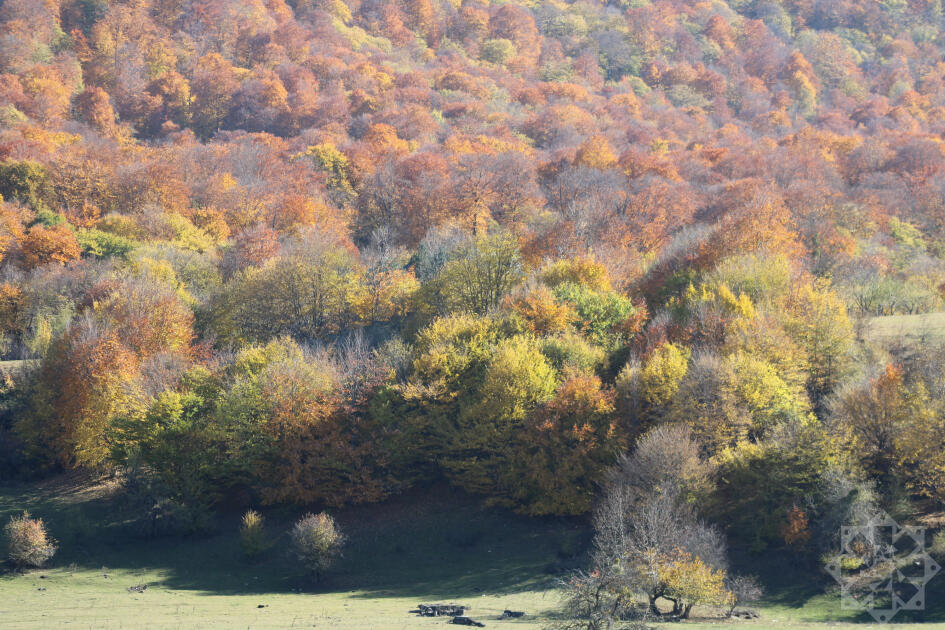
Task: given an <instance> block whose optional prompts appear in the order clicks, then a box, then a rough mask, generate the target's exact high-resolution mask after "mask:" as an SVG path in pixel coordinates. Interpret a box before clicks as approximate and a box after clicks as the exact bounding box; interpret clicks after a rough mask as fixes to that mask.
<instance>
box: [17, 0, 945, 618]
mask: <svg viewBox="0 0 945 630" xmlns="http://www.w3.org/2000/svg"><path fill="white" fill-rule="evenodd" d="M943 50H945V23H943V10H942V6H941V2H939V1H937V0H936V1H921V2H920V1H916V2H894V1H888V2H866V1H844V2H833V1H821V2H808V1H799V0H784V1H782V2H763V1H760V0H727V1H723V0H717V1H712V2H683V1H681V0H609V1H606V2H602V1H598V0H580V1H575V2H570V1H567V2H565V1H560V2H559V1H550V2H532V3H525V2H518V1H517V0H512V1H510V2H496V3H491V2H489V1H488V0H455V1H450V2H446V1H443V0H370V1H367V0H365V1H361V0H253V1H246V0H178V1H174V2H162V1H159V0H110V1H105V0H44V1H42V2H38V1H36V0H6V1H5V2H2V3H0V354H2V357H0V358H2V359H3V360H22V361H23V362H22V363H18V364H16V365H18V366H19V367H18V368H17V369H16V370H15V371H13V372H12V373H11V378H12V381H11V383H9V384H6V385H4V387H3V388H2V389H0V396H2V401H0V402H2V404H0V446H2V447H4V449H5V450H8V451H9V452H10V453H11V454H12V455H11V456H10V457H9V458H5V460H4V461H2V462H0V475H4V476H6V475H10V476H12V475H24V476H26V475H33V474H41V473H44V472H49V471H53V470H61V469H67V468H74V467H80V468H89V469H112V470H115V469H120V470H123V471H125V472H128V473H129V475H130V474H131V473H132V472H134V473H135V474H140V475H143V476H145V477H147V478H148V479H149V480H150V481H151V482H152V483H153V484H154V487H155V488H158V489H159V494H160V495H161V496H162V497H164V498H167V499H169V500H173V501H178V502H181V503H191V504H197V503H199V504H214V503H218V502H222V501H225V500H227V499H230V498H233V497H235V496H243V497H246V496H249V497H252V499H253V500H258V501H260V502H269V503H300V504H301V503H304V504H316V503H318V504H327V505H341V504H345V503H353V502H370V501H378V500H381V499H383V498H384V497H387V496H390V495H391V494H394V493H397V492H401V491H403V490H404V489H406V488H409V487H411V486H413V485H416V484H421V483H431V482H436V481H446V482H448V483H450V484H453V485H454V486H456V487H460V488H463V489H465V490H467V491H470V492H473V493H478V494H481V495H484V496H485V497H487V498H488V499H489V500H490V501H492V502H495V503H500V504H503V505H508V506H512V507H514V508H515V509H517V510H519V511H521V512H524V513H527V514H531V515H544V514H559V515H560V514H566V515H581V514H587V513H589V512H590V511H591V510H592V507H593V505H594V501H595V500H594V497H595V496H596V495H599V492H600V490H601V488H602V487H605V486H607V483H606V482H607V479H606V477H607V475H606V471H607V470H608V469H609V468H610V467H611V466H612V465H613V464H614V463H615V462H616V461H617V460H618V457H619V456H620V455H621V453H625V452H629V451H633V452H634V453H636V457H637V460H638V461H644V460H646V457H647V456H648V451H647V448H649V446H647V444H648V443H647V442H643V443H641V442H640V439H641V436H651V437H650V438H649V439H651V440H653V439H657V438H655V437H652V436H657V437H659V436H662V438H660V439H664V440H665V439H667V438H666V436H667V435H669V436H672V435H678V436H685V440H686V443H685V446H686V448H687V449H688V450H687V457H688V458H689V460H688V461H689V464H691V466H690V468H692V469H693V470H691V471H688V472H686V474H689V472H692V473H693V475H696V472H698V475H696V476H697V477H698V484H696V485H698V488H691V489H683V490H679V492H683V491H685V492H687V493H689V494H687V495H686V496H682V495H680V494H678V493H677V494H673V495H672V496H671V497H669V499H671V500H669V499H667V497H668V496H669V495H665V494H659V493H658V492H656V493H655V494H652V493H651V494H648V495H647V496H646V497H643V496H642V495H634V501H639V502H640V505H646V506H649V507H652V508H653V510H657V511H659V510H662V509H664V508H665V509H667V510H670V512H672V514H675V515H676V516H678V518H679V520H680V522H683V521H684V522H685V523H684V524H685V525H686V527H687V528H688V529H687V531H690V532H692V531H699V532H708V531H711V532H713V533H712V535H713V536H716V535H718V536H721V534H719V532H722V531H724V532H725V533H726V534H728V535H729V537H730V538H731V539H732V542H733V544H740V545H743V546H749V547H750V548H751V549H753V550H755V551H764V550H766V549H771V548H779V549H790V550H791V551H792V552H799V551H802V550H803V549H802V548H805V545H806V551H807V552H812V551H815V550H814V549H811V546H812V545H813V543H812V542H810V541H811V540H813V539H812V538H811V537H810V536H808V535H807V534H809V531H808V530H814V529H816V528H821V527H826V525H825V524H826V523H834V522H835V521H836V518H837V516H836V515H837V514H839V513H840V512H839V511H840V507H839V506H840V505H841V503H842V497H841V496H839V494H838V493H839V492H840V491H839V490H838V488H847V489H848V490H849V488H851V487H863V488H867V487H869V488H872V489H873V490H872V491H871V492H873V494H871V495H870V496H875V497H877V499H876V500H877V501H879V502H882V503H883V505H885V506H886V507H890V508H891V506H897V505H898V506H902V505H906V504H908V502H909V501H915V502H916V503H915V504H916V505H918V506H920V507H919V508H917V509H933V507H934V506H936V505H940V504H941V503H942V502H943V501H945V462H943V457H942V452H941V448H940V445H941V443H942V440H943V439H945V420H943V418H945V409H943V406H942V400H943V395H942V394H943V391H945V388H943V386H945V364H943V363H942V361H941V351H940V350H941V349H940V348H934V347H933V348H932V349H930V346H935V345H936V344H939V345H940V342H936V341H934V340H929V339H926V340H925V342H926V346H925V347H924V348H922V347H918V346H917V344H914V343H912V342H911V341H910V339H909V338H907V337H906V336H904V335H893V336H892V337H891V338H889V337H886V338H877V337H874V336H871V334H870V331H871V330H872V327H871V324H870V318H872V317H875V316H890V315H910V314H922V313H933V312H936V311H941V310H943V308H945V184H943V181H945V180H943V175H945V147H943V143H942V136H943V133H945V65H943V64H942V63H941V61H940V60H941V57H942V53H943ZM660 431H662V432H663V433H658V432H660ZM654 432H657V433H654ZM674 432H675V433H674ZM680 439H681V438H680ZM650 446H652V444H650ZM7 447H8V448H7ZM633 449H636V450H635V451H634V450H633ZM650 454H652V453H650ZM637 460H635V461H637ZM646 461H649V460H646ZM624 463H626V462H624ZM651 464H652V466H653V467H656V462H655V461H651ZM661 464H664V465H665V464H666V462H661ZM680 465H682V464H680ZM696 469H697V470H696ZM625 472H626V471H625ZM651 472H652V471H651ZM677 472H678V471H677ZM628 474H629V473H628ZM634 474H636V475H638V476H640V477H641V478H643V477H646V475H647V474H649V473H646V471H642V472H641V471H640V470H637V471H636V472H635V473H634ZM680 474H683V473H682V472H680ZM864 496H865V495H864ZM660 501H669V503H666V504H665V505H664V504H661V503H660ZM654 513H655V512H654ZM703 518H707V519H712V520H714V521H715V522H716V524H717V525H718V526H719V527H720V529H714V528H710V527H709V526H708V525H703V524H701V521H700V520H699V519H703ZM697 524H698V526H697ZM700 528H702V529H700ZM667 544H668V543H667ZM697 551H698V550H697V549H696V547H695V545H693V546H692V548H690V547H689V546H686V545H682V547H681V548H680V549H674V548H669V547H667V548H666V549H662V548H661V549H660V558H659V562H658V563H657V564H655V565H653V566H652V567H650V569H652V570H651V571H650V578H651V582H652V583H651V585H650V586H651V588H650V589H649V592H650V595H651V597H653V598H654V599H655V598H657V596H658V597H659V598H665V597H671V598H673V600H674V601H676V602H678V606H679V607H680V611H683V610H688V608H687V606H691V605H692V603H693V602H696V601H702V600H713V601H714V600H716V599H718V598H719V597H721V596H722V586H721V584H722V579H723V573H722V572H721V567H720V566H719V565H718V563H714V561H710V559H708V558H706V557H702V556H700V555H699V553H697ZM638 559H639V558H638ZM641 562H642V560H641ZM657 565H658V566H657ZM691 576H696V577H697V578H698V580H697V581H696V582H693V581H691V580H690V579H689V578H690V577H691Z"/></svg>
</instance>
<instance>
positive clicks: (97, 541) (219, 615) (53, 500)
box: [0, 479, 945, 630]
mask: <svg viewBox="0 0 945 630" xmlns="http://www.w3.org/2000/svg"><path fill="white" fill-rule="evenodd" d="M23 509H27V510H29V511H30V512H31V513H32V514H33V515H34V516H40V517H42V518H44V519H45V520H46V521H47V525H48V527H49V529H50V532H51V534H52V535H53V536H54V537H55V538H56V539H57V540H58V541H59V544H60V551H59V552H58V553H57V555H56V557H55V558H54V559H53V561H52V563H51V564H50V566H49V567H48V568H46V569H41V570H34V571H30V572H27V573H25V574H14V573H13V572H11V571H7V572H5V573H3V574H2V575H0V628H2V629H3V630H8V629H14V628H17V629H20V628H22V629H27V628H29V629H32V628H43V629H46V628H49V629H59V628H91V629H107V630H111V629H115V628H121V629H153V630H158V629H165V628H167V629H175V628H180V629H192V628H193V629H196V628H228V629H229V628H233V629H236V628H246V629H263V628H272V629H275V628H340V629H355V628H358V629H372V628H376V629H382V628H383V629H387V628H390V629H398V628H404V629H412V628H435V627H440V626H442V625H443V624H446V623H447V620H446V619H443V618H436V619H430V618H420V617H418V616H417V615H414V614H410V611H411V610H412V609H414V608H415V607H416V605H417V604H418V603H420V602H434V601H437V602H456V603H462V604H466V605H468V606H470V607H471V609H470V611H469V614H470V616H472V617H473V618H475V619H477V620H479V621H482V622H484V623H486V625H487V627H509V628H514V629H521V630H524V629H538V628H542V627H545V626H546V625H547V624H548V623H550V622H551V621H553V619H554V617H555V614H556V610H557V608H558V605H559V602H560V591H558V590H557V589H556V586H557V581H558V579H559V578H560V577H561V576H563V575H566V574H567V572H568V571H570V570H571V569H573V568H574V567H577V566H579V565H580V563H581V558H582V555H583V553H584V551H585V550H586V547H587V543H588V538H589V532H588V530H587V528H586V525H585V524H583V523H582V522H580V521H573V520H567V519H547V520H536V519H526V518H523V517H519V516H516V515H514V514H511V513H509V512H507V511H504V510H500V509H491V508H484V507H483V506H482V505H481V503H480V502H479V501H478V500H476V499H471V498H469V497H464V496H458V495H456V494H454V493H451V492H449V491H448V490H446V489H444V488H435V489H431V490H429V491H427V492H423V491H418V492H416V493H413V494H411V495H409V496H405V497H401V498H398V499H396V500H393V501H390V502H388V503H386V504H384V505H380V506H371V507H366V508H349V509H346V510H341V511H338V512H336V516H337V518H338V521H339V523H340V524H341V526H342V528H343V529H344V531H345V532H346V534H347V537H348V545H347V546H346V550H345V555H344V557H343V558H342V560H341V561H339V563H338V565H337V566H336V568H335V569H334V570H333V571H332V572H331V575H330V576H329V578H328V579H326V580H325V581H324V582H323V583H322V584H320V585H316V586H313V585H312V584H311V583H310V582H309V581H308V580H307V578H306V576H305V575H303V574H302V573H301V572H300V570H299V569H298V568H297V567H296V566H295V565H294V563H293V562H292V559H291V558H290V557H289V556H288V554H287V551H286V536H285V531H286V530H287V529H288V528H289V526H290V524H291V523H292V522H293V520H294V519H295V518H297V517H298V516H299V515H300V513H301V512H299V511H283V510H275V511H270V512H267V513H266V519H267V528H268V530H269V532H270V534H271V536H272V541H273V548H272V549H271V550H270V552H268V553H267V554H266V555H265V557H264V559H263V560H261V561H259V562H249V561H247V560H245V559H244V558H243V556H242V554H241V552H240V548H239V540H238V535H237V528H238V523H239V516H240V511H239V510H233V511H231V512H230V513H225V514H222V515H220V516H219V520H218V522H217V523H216V526H215V531H214V533H212V534H210V535H207V536H203V537H197V538H184V539H181V538H157V539H143V538H140V537H138V536H136V535H135V534H134V533H133V528H132V527H131V524H130V523H131V520H130V519H131V514H130V510H129V509H128V508H127V507H126V506H125V505H124V504H123V501H122V497H121V493H120V492H117V491H116V488H115V487H114V484H113V483H111V482H98V483H94V484H89V483H84V482H82V483H80V482H79V481H77V480H69V479H60V480H57V481H56V482H52V483H45V484H40V485H29V486H25V485H24V486H16V487H7V488H0V519H2V521H6V519H7V518H8V517H9V516H10V515H11V514H14V513H17V512H19V511H20V510H23ZM758 570H759V571H761V572H763V573H762V576H763V579H764V580H765V582H766V583H767V585H768V589H769V592H768V595H767V596H766V599H765V601H764V602H762V603H761V605H760V606H758V607H757V608H758V610H759V611H760V612H761V619H759V620H755V621H725V620H720V619H713V618H707V617H705V616H703V618H701V619H695V620H693V621H691V622H686V623H685V624H683V625H685V626H686V627H687V628H692V629H694V630H695V629H699V628H718V627H733V626H735V627H742V626H744V627H750V628H752V629H755V630H762V629H766V628H843V627H850V628H854V627H855V628H869V627H878V625H875V624H871V623H869V621H870V620H869V618H868V617H866V618H864V617H862V616H860V617H857V616H855V615H854V613H851V612H849V611H842V610H840V607H839V600H838V597H837V596H836V594H835V593H827V594H824V593H823V592H822V586H823V583H822V582H821V581H820V580H821V579H820V577H819V576H817V575H816V574H815V575H813V576H809V577H808V579H807V580H804V579H801V578H799V575H801V576H803V573H804V571H805V570H804V569H797V568H791V567H784V566H768V567H767V568H766V567H765V566H763V565H759V567H758ZM779 584H783V585H785V586H780V585H779ZM791 584H793V586H787V585H791ZM144 585H146V586H147V589H145V590H144V591H143V592H133V591H129V587H133V586H144ZM939 595H941V591H939ZM507 608H509V609H514V610H524V611H526V612H527V613H528V615H527V616H526V617H525V618H523V619H517V620H502V621H499V620H498V617H499V615H501V613H502V611H503V610H505V609H507ZM697 616H698V615H697ZM936 619H938V620H942V619H945V617H942V616H941V615H940V614H933V615H931V616H930V618H929V621H934V620H936ZM923 627H926V628H945V623H926V624H924V625H923Z"/></svg>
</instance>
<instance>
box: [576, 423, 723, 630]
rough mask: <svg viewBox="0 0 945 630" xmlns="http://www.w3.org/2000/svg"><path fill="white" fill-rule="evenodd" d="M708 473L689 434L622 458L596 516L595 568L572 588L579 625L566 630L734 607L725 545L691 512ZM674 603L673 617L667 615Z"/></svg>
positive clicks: (671, 429)
mask: <svg viewBox="0 0 945 630" xmlns="http://www.w3.org/2000/svg"><path fill="white" fill-rule="evenodd" d="M708 473H709V469H708V467H707V466H706V464H705V462H704V461H703V460H702V459H701V457H700V456H699V449H698V447H697V445H696V444H695V442H694V440H693V439H692V437H691V435H690V434H689V430H688V429H687V428H684V427H679V426H661V427H657V428H655V429H652V430H650V431H649V432H648V433H647V434H646V435H644V436H643V438H641V440H640V442H639V443H638V445H637V447H636V449H635V450H634V452H633V453H631V454H630V455H627V456H625V457H623V458H621V460H620V461H619V462H618V464H617V466H615V467H614V468H613V469H612V470H611V471H610V474H609V483H608V484H607V486H606V488H605V492H604V496H603V497H602V498H601V502H600V504H599V506H598V508H597V511H596V513H595V515H594V527H595V530H596V532H595V534H596V535H595V538H594V546H595V551H594V558H593V560H594V567H593V569H592V570H591V571H590V572H589V573H581V574H578V575H576V576H575V577H574V578H573V579H572V580H571V581H570V582H569V583H568V584H567V585H566V586H567V587H568V599H567V600H566V602H565V609H566V610H565V613H566V615H567V617H569V618H570V619H572V620H573V621H571V622H570V623H569V624H565V625H562V627H566V628H569V629H576V628H580V629H581V630H607V629H610V628H616V627H624V626H627V624H626V620H627V619H629V618H634V617H637V618H645V617H647V616H651V615H652V616H655V617H662V616H665V615H667V614H668V615H672V616H674V617H681V618H686V617H688V616H689V612H690V611H691V610H692V607H693V606H695V605H697V604H706V605H712V606H724V605H725V604H727V603H729V602H730V600H731V594H730V593H729V592H728V590H727V589H726V584H725V579H726V568H727V566H726V565H727V562H726V552H725V543H724V541H723V539H722V536H721V534H720V533H719V532H718V531H717V530H716V529H714V528H712V527H709V526H707V525H705V524H703V523H702V522H701V521H700V520H699V519H698V516H697V514H696V513H695V511H694V510H693V508H692V503H693V501H695V500H696V499H697V498H698V497H699V496H700V495H701V494H703V493H704V492H705V491H706V485H707V481H708ZM640 596H643V597H645V598H646V601H647V605H646V607H644V608H642V609H641V607H640V606H639V597H640ZM667 602H668V603H670V604H671V605H672V609H671V611H670V612H669V613H664V612H663V611H662V610H661V608H660V604H661V603H663V604H665V603H667ZM628 627H629V626H628Z"/></svg>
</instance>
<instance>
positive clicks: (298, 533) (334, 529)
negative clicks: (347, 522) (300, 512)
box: [291, 512, 344, 583]
mask: <svg viewBox="0 0 945 630" xmlns="http://www.w3.org/2000/svg"><path fill="white" fill-rule="evenodd" d="M291 535H292V547H293V550H294V552H295V555H296V556H297V557H298V559H299V561H300V562H301V563H302V564H303V565H305V568H306V569H308V570H309V571H311V573H312V575H313V577H314V578H315V582H316V583H317V582H318V581H319V580H321V577H322V573H323V572H324V571H325V570H326V569H328V567H330V566H331V564H332V563H333V562H334V561H335V559H336V558H337V557H338V556H340V555H341V547H342V545H343V544H344V535H342V533H341V530H340V529H338V526H337V525H335V519H333V518H332V517H331V516H330V515H329V514H327V513H325V512H322V513H321V514H306V515H305V516H303V517H302V519H301V520H300V521H299V522H298V523H296V524H295V527H293V528H292V534H291Z"/></svg>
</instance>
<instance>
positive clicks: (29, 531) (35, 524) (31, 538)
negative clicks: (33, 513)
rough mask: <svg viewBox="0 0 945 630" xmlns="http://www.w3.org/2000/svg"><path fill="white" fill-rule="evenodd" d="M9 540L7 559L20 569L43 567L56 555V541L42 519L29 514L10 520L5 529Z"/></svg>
mask: <svg viewBox="0 0 945 630" xmlns="http://www.w3.org/2000/svg"><path fill="white" fill-rule="evenodd" d="M3 531H4V534H6V539H7V557H8V558H9V559H10V561H11V562H13V564H14V565H16V566H17V567H18V568H22V567H41V566H43V564H45V562H46V561H47V560H49V559H50V558H52V557H53V554H54V553H56V544H55V541H54V540H53V539H52V538H50V537H49V535H48V534H47V533H46V525H45V524H44V523H43V520H42V519H40V518H30V513H29V512H23V514H22V515H20V516H14V517H12V518H10V521H9V522H8V523H7V524H6V527H4V529H3Z"/></svg>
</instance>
